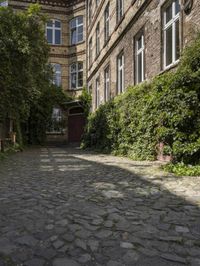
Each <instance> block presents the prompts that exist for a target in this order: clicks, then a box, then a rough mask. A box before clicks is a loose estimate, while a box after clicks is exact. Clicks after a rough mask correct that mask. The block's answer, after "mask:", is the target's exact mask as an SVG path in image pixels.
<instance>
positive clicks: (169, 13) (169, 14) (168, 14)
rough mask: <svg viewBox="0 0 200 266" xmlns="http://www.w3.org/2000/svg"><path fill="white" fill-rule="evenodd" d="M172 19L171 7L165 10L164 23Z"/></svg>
mask: <svg viewBox="0 0 200 266" xmlns="http://www.w3.org/2000/svg"><path fill="white" fill-rule="evenodd" d="M171 19H172V5H170V6H169V7H168V8H167V9H166V23H167V22H169V21H170V20H171Z"/></svg>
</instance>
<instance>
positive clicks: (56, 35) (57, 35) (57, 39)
mask: <svg viewBox="0 0 200 266" xmlns="http://www.w3.org/2000/svg"><path fill="white" fill-rule="evenodd" d="M60 33H61V31H60V30H55V44H60V43H61V34H60Z"/></svg>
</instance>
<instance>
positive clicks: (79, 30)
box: [78, 26, 83, 34]
mask: <svg viewBox="0 0 200 266" xmlns="http://www.w3.org/2000/svg"><path fill="white" fill-rule="evenodd" d="M80 33H83V26H79V27H78V34H80Z"/></svg>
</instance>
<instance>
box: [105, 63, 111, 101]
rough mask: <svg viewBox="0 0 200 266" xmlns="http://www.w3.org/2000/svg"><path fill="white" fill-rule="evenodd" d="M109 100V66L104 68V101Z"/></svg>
mask: <svg viewBox="0 0 200 266" xmlns="http://www.w3.org/2000/svg"><path fill="white" fill-rule="evenodd" d="M109 100H110V67H109V66H107V67H106V69H105V70H104V101H105V102H107V101H109Z"/></svg>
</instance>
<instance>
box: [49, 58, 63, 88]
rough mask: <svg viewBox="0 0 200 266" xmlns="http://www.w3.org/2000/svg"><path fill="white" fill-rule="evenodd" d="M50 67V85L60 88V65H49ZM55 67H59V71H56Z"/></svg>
mask: <svg viewBox="0 0 200 266" xmlns="http://www.w3.org/2000/svg"><path fill="white" fill-rule="evenodd" d="M51 66H52V68H53V80H52V83H53V84H54V85H55V86H57V87H61V86H62V66H61V64H58V63H51ZM56 66H59V70H58V69H56ZM57 81H58V83H57Z"/></svg>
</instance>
